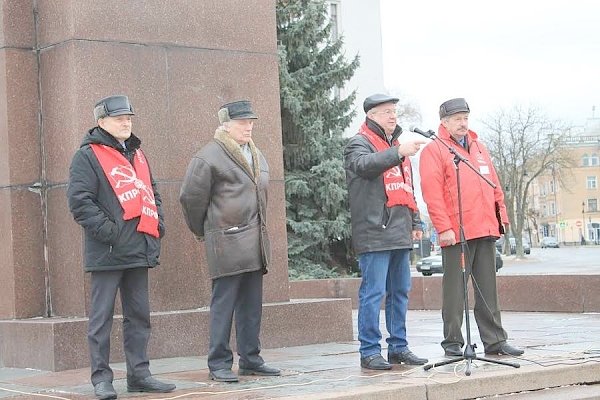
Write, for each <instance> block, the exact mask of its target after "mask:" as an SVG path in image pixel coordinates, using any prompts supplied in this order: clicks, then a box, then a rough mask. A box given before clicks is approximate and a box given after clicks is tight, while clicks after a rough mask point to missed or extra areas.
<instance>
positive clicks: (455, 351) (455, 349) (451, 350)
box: [444, 343, 463, 357]
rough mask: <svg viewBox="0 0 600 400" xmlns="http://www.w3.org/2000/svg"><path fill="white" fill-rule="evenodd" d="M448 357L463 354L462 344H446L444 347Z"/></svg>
mask: <svg viewBox="0 0 600 400" xmlns="http://www.w3.org/2000/svg"><path fill="white" fill-rule="evenodd" d="M444 354H445V355H446V357H460V356H462V355H463V351H462V346H461V345H460V344H458V343H454V344H451V345H448V346H446V348H445V349H444Z"/></svg>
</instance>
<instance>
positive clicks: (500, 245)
mask: <svg viewBox="0 0 600 400" xmlns="http://www.w3.org/2000/svg"><path fill="white" fill-rule="evenodd" d="M508 242H509V243H510V254H517V241H516V240H515V238H514V237H511V238H508ZM521 242H522V243H523V253H525V254H531V244H530V243H529V241H528V240H527V239H526V238H525V237H523V239H521ZM496 249H497V250H498V251H499V252H500V253H502V252H503V251H504V237H500V238H499V239H498V240H496Z"/></svg>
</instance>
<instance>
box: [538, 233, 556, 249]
mask: <svg viewBox="0 0 600 400" xmlns="http://www.w3.org/2000/svg"><path fill="white" fill-rule="evenodd" d="M540 246H542V249H545V248H546V247H554V248H556V249H558V247H559V246H558V240H556V238H555V237H552V236H544V237H543V238H542V241H541V242H540Z"/></svg>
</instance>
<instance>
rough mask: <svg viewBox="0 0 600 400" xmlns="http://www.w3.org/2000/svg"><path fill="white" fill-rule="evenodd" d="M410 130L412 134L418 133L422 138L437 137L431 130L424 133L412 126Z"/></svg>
mask: <svg viewBox="0 0 600 400" xmlns="http://www.w3.org/2000/svg"><path fill="white" fill-rule="evenodd" d="M409 130H410V131H411V132H414V133H418V134H419V135H421V136H425V137H426V138H431V137H432V136H435V132H434V131H432V130H431V129H430V130H428V131H422V130H421V129H419V128H417V127H416V126H414V125H412V126H411V127H410V128H409Z"/></svg>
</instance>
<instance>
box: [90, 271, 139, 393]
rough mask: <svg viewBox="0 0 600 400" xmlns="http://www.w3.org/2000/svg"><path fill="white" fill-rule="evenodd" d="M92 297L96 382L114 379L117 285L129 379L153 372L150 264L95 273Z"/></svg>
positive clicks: (93, 357)
mask: <svg viewBox="0 0 600 400" xmlns="http://www.w3.org/2000/svg"><path fill="white" fill-rule="evenodd" d="M91 286H92V288H91V290H92V294H91V296H92V298H91V304H90V318H89V323H88V345H89V349H90V362H91V369H92V376H91V378H92V379H91V380H92V384H93V385H96V384H97V383H99V382H112V380H113V371H112V369H111V368H110V366H109V356H110V332H111V329H112V324H113V315H114V310H115V297H116V295H117V289H118V290H119V293H120V294H121V304H122V306H123V348H124V350H125V360H126V364H127V377H128V378H129V379H134V380H137V379H143V378H146V377H148V376H150V369H149V364H150V362H149V360H148V355H147V353H146V349H147V347H148V340H149V339H150V302H149V299H148V268H132V269H127V270H122V271H100V272H92V273H91Z"/></svg>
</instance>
